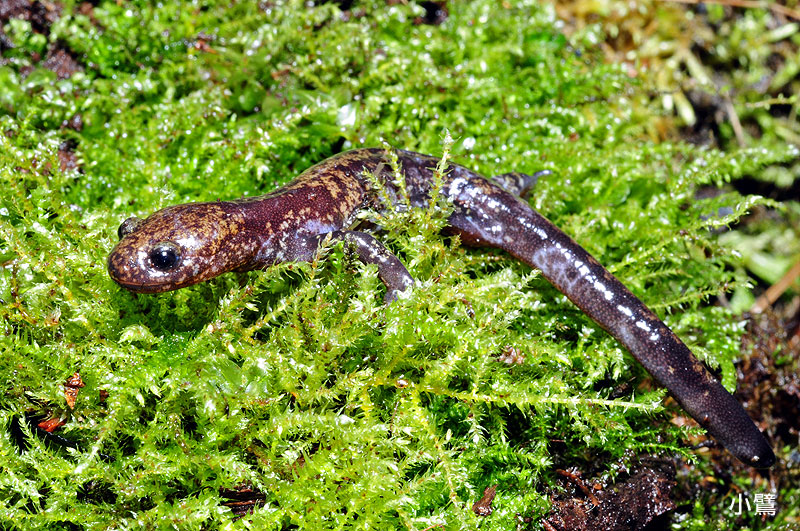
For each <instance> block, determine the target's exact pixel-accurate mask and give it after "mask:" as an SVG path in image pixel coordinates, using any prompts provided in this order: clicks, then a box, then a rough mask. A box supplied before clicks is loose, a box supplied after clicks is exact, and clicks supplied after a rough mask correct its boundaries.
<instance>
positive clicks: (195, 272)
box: [108, 203, 252, 293]
mask: <svg viewBox="0 0 800 531" xmlns="http://www.w3.org/2000/svg"><path fill="white" fill-rule="evenodd" d="M244 228H245V227H244V220H243V218H242V215H241V213H240V212H239V211H238V209H236V208H234V207H232V206H231V204H230V203H192V204H188V205H178V206H175V207H169V208H165V209H164V210H160V211H158V212H156V213H155V214H153V215H151V216H150V217H148V218H147V219H144V220H142V219H139V218H135V217H131V218H128V219H126V220H125V221H124V222H123V223H122V224H121V225H120V227H119V230H118V231H117V234H118V235H119V237H120V240H119V243H117V245H116V246H114V249H113V250H112V251H111V254H110V255H109V257H108V273H109V275H110V276H111V278H112V279H113V280H114V281H115V282H116V283H117V284H119V285H120V286H122V287H123V288H125V289H128V290H130V291H134V292H139V293H160V292H164V291H171V290H174V289H178V288H182V287H185V286H190V285H192V284H196V283H198V282H202V281H204V280H208V279H209V278H212V277H215V276H217V275H219V274H221V273H224V272H226V271H231V270H233V269H236V268H239V267H241V266H242V265H243V264H244V263H245V262H247V261H248V260H249V258H250V256H249V254H248V252H249V249H251V248H252V246H248V245H246V244H244V243H245V240H246V238H244V233H245V230H244Z"/></svg>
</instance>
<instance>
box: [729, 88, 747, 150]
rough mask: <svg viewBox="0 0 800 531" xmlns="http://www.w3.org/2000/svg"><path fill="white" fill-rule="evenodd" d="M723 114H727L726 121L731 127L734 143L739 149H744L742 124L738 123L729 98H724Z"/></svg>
mask: <svg viewBox="0 0 800 531" xmlns="http://www.w3.org/2000/svg"><path fill="white" fill-rule="evenodd" d="M724 99H725V112H727V113H728V119H729V120H730V122H731V127H733V134H734V135H735V136H736V142H737V143H738V144H739V147H746V145H747V144H746V142H745V139H744V129H742V122H740V121H739V115H738V114H736V109H734V108H733V102H732V101H731V98H730V97H729V96H727V95H726V96H725V98H724Z"/></svg>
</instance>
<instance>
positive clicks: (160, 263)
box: [150, 242, 181, 271]
mask: <svg viewBox="0 0 800 531" xmlns="http://www.w3.org/2000/svg"><path fill="white" fill-rule="evenodd" d="M180 261H181V252H180V249H178V246H177V245H175V244H174V243H172V242H161V243H158V244H156V246H155V247H153V249H152V250H151V251H150V262H151V263H152V264H153V267H155V268H156V269H158V270H160V271H169V270H170V269H174V268H175V266H177V265H178V262H180Z"/></svg>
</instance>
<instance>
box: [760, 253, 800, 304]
mask: <svg viewBox="0 0 800 531" xmlns="http://www.w3.org/2000/svg"><path fill="white" fill-rule="evenodd" d="M797 277H800V261H797V262H795V264H794V265H793V266H792V267H791V269H789V271H787V272H786V274H785V275H783V276H782V277H781V279H780V280H778V281H777V282H776V283H775V284H773V285H771V286H770V287H769V288H767V291H765V292H764V294H763V295H761V296H760V297H759V298H758V300H756V302H755V304H753V307H752V308H750V311H751V312H753V313H761V312H763V311H764V310H766V309H767V307H769V306H772V305H773V304H774V303H775V301H776V300H778V298H779V297H780V296H781V295H783V292H785V291H786V290H787V289H789V287H791V285H792V284H794V282H795V281H796V280H797Z"/></svg>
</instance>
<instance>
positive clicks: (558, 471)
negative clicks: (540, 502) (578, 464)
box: [556, 468, 600, 507]
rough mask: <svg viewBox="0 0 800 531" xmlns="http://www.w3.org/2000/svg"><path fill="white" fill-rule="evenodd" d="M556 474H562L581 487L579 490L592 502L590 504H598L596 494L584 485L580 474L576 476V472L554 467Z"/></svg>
mask: <svg viewBox="0 0 800 531" xmlns="http://www.w3.org/2000/svg"><path fill="white" fill-rule="evenodd" d="M556 474H558V475H560V476H564V477H565V478H567V479H569V480H570V481H572V482H573V483H574V484H575V485H576V486H577V487H578V488H579V489H581V491H582V492H583V493H584V494H585V495H586V497H587V498H589V501H590V502H592V505H594V506H595V507H597V506H599V505H600V500H598V499H597V496H595V495H594V493H593V492H592V489H590V488H589V487H587V486H586V484H585V483H584V482H583V479H581V477H580V476H578V475H577V474H573V473H572V472H569V471H567V470H562V469H560V468H558V469H556Z"/></svg>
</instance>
